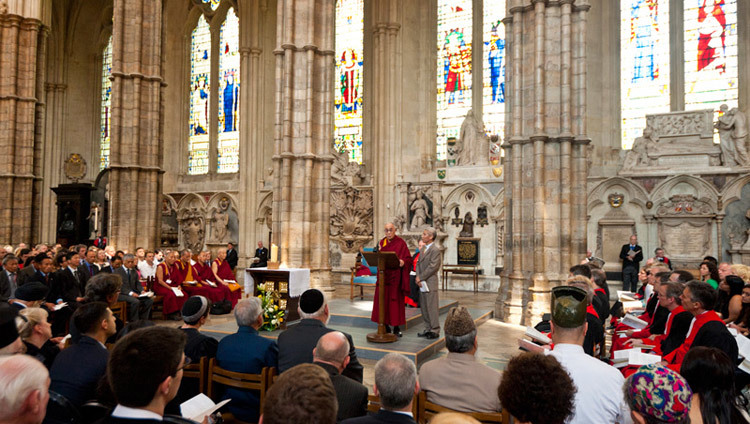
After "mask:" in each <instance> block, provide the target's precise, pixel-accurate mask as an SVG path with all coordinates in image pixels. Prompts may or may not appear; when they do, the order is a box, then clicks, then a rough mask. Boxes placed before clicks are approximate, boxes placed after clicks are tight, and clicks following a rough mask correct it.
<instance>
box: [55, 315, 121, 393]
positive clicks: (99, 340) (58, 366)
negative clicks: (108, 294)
mask: <svg viewBox="0 0 750 424" xmlns="http://www.w3.org/2000/svg"><path fill="white" fill-rule="evenodd" d="M73 321H74V323H75V326H76V328H78V329H79V330H80V331H81V333H82V335H81V339H80V340H79V341H78V343H76V344H74V345H72V346H70V347H69V348H67V349H65V350H63V351H62V352H60V353H59V354H58V355H57V358H55V362H54V363H53V364H52V369H51V370H50V378H51V379H52V383H51V384H50V390H52V391H54V392H56V393H59V394H61V395H63V396H65V398H66V399H68V400H69V401H70V402H71V403H72V404H73V405H75V406H76V407H79V406H81V405H83V404H84V403H85V402H87V401H89V400H91V399H94V398H95V397H96V388H97V385H98V384H99V380H101V378H102V377H103V376H104V373H105V371H106V370H107V359H108V358H109V353H108V352H107V348H106V347H105V346H104V343H105V342H106V340H107V338H108V337H109V336H111V335H113V334H115V331H116V325H115V316H114V315H113V314H112V311H111V310H110V309H109V307H108V306H107V304H106V303H103V302H91V303H87V304H85V305H82V306H81V307H80V308H78V309H77V310H76V312H75V313H74V314H73Z"/></svg>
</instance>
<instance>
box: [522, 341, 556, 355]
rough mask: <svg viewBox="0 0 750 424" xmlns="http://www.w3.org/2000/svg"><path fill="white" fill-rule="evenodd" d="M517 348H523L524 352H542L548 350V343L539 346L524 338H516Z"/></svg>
mask: <svg viewBox="0 0 750 424" xmlns="http://www.w3.org/2000/svg"><path fill="white" fill-rule="evenodd" d="M518 348H519V349H521V350H525V351H526V352H534V353H543V352H544V351H546V350H549V345H546V346H540V345H538V344H536V343H534V342H530V341H528V340H526V339H518Z"/></svg>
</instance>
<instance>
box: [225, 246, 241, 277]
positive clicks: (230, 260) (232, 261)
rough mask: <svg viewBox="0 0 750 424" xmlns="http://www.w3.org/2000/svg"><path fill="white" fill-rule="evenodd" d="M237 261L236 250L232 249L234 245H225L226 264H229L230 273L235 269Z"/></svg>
mask: <svg viewBox="0 0 750 424" xmlns="http://www.w3.org/2000/svg"><path fill="white" fill-rule="evenodd" d="M238 260H239V258H238V256H237V249H235V248H234V243H232V242H229V243H227V264H229V268H231V269H232V272H234V269H235V268H237V262H238Z"/></svg>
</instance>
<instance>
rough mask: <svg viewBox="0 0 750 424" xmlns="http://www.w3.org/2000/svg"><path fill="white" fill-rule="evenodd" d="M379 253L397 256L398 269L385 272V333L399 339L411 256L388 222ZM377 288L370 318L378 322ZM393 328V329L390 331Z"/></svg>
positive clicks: (403, 318)
mask: <svg viewBox="0 0 750 424" xmlns="http://www.w3.org/2000/svg"><path fill="white" fill-rule="evenodd" d="M375 250H377V251H380V252H394V253H396V255H397V256H398V263H399V268H398V269H387V270H386V271H385V295H384V296H383V298H384V299H385V328H386V331H387V332H389V333H390V332H393V334H395V335H397V336H399V337H401V329H400V328H399V327H400V326H402V325H406V311H405V310H404V296H408V295H409V291H410V287H409V270H410V269H411V254H410V253H409V247H407V246H406V242H405V241H404V240H403V239H402V238H401V237H399V236H397V235H396V226H394V225H393V223H391V222H389V223H387V224H385V237H384V238H383V239H382V240H380V242H379V243H378V245H377V247H376V249H375ZM379 290H380V288H379V287H377V286H376V287H375V302H373V305H372V317H371V319H372V320H373V321H374V322H378V307H379V299H380V297H379V295H380V293H379ZM391 326H393V329H391Z"/></svg>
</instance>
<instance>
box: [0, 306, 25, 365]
mask: <svg viewBox="0 0 750 424" xmlns="http://www.w3.org/2000/svg"><path fill="white" fill-rule="evenodd" d="M16 317H18V311H17V310H16V309H14V308H11V307H10V306H7V304H5V305H2V304H0V356H5V355H15V354H18V353H23V352H24V351H25V350H26V347H25V345H24V344H23V340H21V337H20V336H19V335H18V328H17V323H16Z"/></svg>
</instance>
